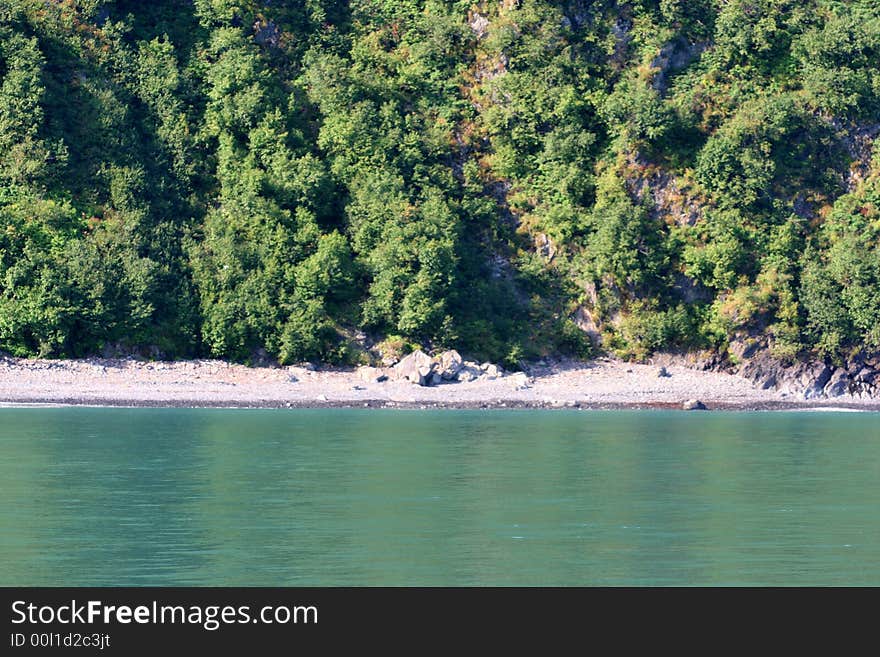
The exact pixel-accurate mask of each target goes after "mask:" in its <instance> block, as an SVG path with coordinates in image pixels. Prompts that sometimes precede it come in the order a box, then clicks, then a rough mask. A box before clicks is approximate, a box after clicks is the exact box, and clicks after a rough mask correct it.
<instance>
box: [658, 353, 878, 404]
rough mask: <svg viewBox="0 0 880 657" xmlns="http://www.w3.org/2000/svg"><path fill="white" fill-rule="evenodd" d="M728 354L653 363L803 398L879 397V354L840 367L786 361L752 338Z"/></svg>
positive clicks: (666, 358)
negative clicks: (739, 379)
mask: <svg viewBox="0 0 880 657" xmlns="http://www.w3.org/2000/svg"><path fill="white" fill-rule="evenodd" d="M729 353H730V354H731V356H733V358H726V357H723V356H718V355H705V354H704V355H696V354H689V355H670V354H662V355H657V356H655V358H654V363H655V364H659V363H661V362H662V363H665V364H666V365H673V364H675V365H683V366H685V367H690V368H692V369H700V370H705V371H713V372H727V373H730V374H737V375H739V376H742V377H744V378H746V379H748V380H749V381H751V382H752V383H753V384H754V385H755V386H756V387H758V388H760V389H762V390H778V391H780V392H783V393H785V394H787V395H790V396H792V397H799V398H801V399H808V400H810V399H814V400H815V399H830V398H836V397H842V396H845V395H851V396H856V397H859V398H862V399H872V398H877V397H880V390H878V382H880V353H878V354H873V355H865V354H857V355H854V356H852V357H850V358H849V359H848V360H847V361H846V362H844V363H837V364H835V363H832V362H830V361H826V362H823V361H815V360H814V361H794V362H786V361H783V360H780V359H779V358H777V357H775V356H773V354H772V352H771V350H770V349H769V348H768V345H767V344H766V342H764V341H763V340H753V339H742V340H739V341H735V342H734V343H732V344H731V345H730V349H729Z"/></svg>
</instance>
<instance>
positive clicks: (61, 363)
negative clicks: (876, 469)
mask: <svg viewBox="0 0 880 657" xmlns="http://www.w3.org/2000/svg"><path fill="white" fill-rule="evenodd" d="M665 369H666V376H661V375H660V374H659V369H658V367H656V366H651V365H640V364H632V363H626V362H620V361H615V360H610V359H598V360H594V361H590V362H566V363H556V364H548V365H542V366H534V367H531V368H529V370H528V374H525V373H508V374H505V375H504V376H499V377H497V378H494V379H491V380H485V379H480V380H476V381H470V382H454V383H443V384H441V385H437V386H430V387H425V386H419V385H416V384H413V383H410V382H408V381H393V380H391V381H383V382H377V381H375V380H373V381H370V380H365V378H364V377H362V376H360V375H359V373H358V372H357V371H356V370H328V369H323V368H319V369H317V370H315V369H311V368H308V367H297V366H290V367H246V366H244V365H235V364H230V363H226V362H223V361H215V360H197V361H178V362H161V361H155V362H153V361H139V360H131V359H121V360H117V359H98V358H93V359H84V360H33V359H18V358H8V357H5V358H0V404H3V405H22V404H72V405H90V406H171V407H240V408H307V407H315V408H320V407H371V408H582V409H591V408H592V409H600V408H670V409H680V408H683V407H684V406H685V405H687V402H689V401H690V402H693V401H699V402H701V405H702V406H705V407H706V408H707V409H709V410H713V409H716V410H720V409H743V410H758V409H767V410H771V409H786V408H792V409H798V408H800V409H808V408H810V409H812V408H815V409H829V408H840V409H844V408H846V409H860V410H880V400H877V399H864V400H863V399H860V398H858V397H854V396H849V395H847V396H843V397H838V398H835V399H833V400H830V399H829V400H804V399H803V398H802V397H799V396H797V395H795V394H791V393H786V392H781V391H776V390H761V389H759V388H757V387H755V386H754V385H753V384H752V383H750V382H749V381H747V380H746V379H744V378H741V377H738V376H734V375H728V374H720V373H712V372H704V371H697V370H691V369H688V368H685V367H680V366H671V367H666V368H665ZM691 405H693V404H691Z"/></svg>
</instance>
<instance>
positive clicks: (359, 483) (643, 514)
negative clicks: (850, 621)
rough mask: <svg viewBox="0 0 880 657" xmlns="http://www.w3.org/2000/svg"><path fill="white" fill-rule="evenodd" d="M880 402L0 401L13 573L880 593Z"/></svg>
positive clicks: (183, 580) (5, 546) (2, 548)
mask: <svg viewBox="0 0 880 657" xmlns="http://www.w3.org/2000/svg"><path fill="white" fill-rule="evenodd" d="M878 483H880V422H878V416H877V415H876V414H868V413H865V414H852V413H850V414H847V413H821V414H820V413H673V412H657V411H632V412H628V411H608V412H577V411H508V412H505V411H491V412H478V411H377V410H364V411H353V410H346V411H339V410H333V411H330V410H296V411H283V410H279V411H272V410H265V411H263V410H261V411H247V410H189V409H87V408H57V409H0V487H2V488H0V584H2V585H69V586H73V585H266V586H297V585H563V586H565V585H692V584H693V585H703V584H712V585H714V584H718V585H767V584H769V585H800V584H805V585H806V584H818V585H825V584H833V585H880V504H878V502H880V488H878Z"/></svg>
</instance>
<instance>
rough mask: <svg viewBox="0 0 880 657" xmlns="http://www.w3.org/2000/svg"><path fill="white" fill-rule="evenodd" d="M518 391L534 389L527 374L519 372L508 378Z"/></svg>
mask: <svg viewBox="0 0 880 657" xmlns="http://www.w3.org/2000/svg"><path fill="white" fill-rule="evenodd" d="M507 380H508V381H510V382H511V383H512V384H513V387H514V388H515V389H516V390H528V389H529V388H531V387H532V383H533V381H532V379H530V378H529V376H528V375H527V374H526V373H525V372H517V373H516V374H512V375H510V376H509V377H508V378H507Z"/></svg>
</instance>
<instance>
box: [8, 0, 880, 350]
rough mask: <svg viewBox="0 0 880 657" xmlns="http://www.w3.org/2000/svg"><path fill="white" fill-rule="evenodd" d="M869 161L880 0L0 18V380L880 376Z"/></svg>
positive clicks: (306, 0)
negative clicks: (405, 372) (277, 373)
mask: <svg viewBox="0 0 880 657" xmlns="http://www.w3.org/2000/svg"><path fill="white" fill-rule="evenodd" d="M878 134H880V5H878V3H877V2H874V1H873V0H854V1H852V2H837V1H834V0H806V1H794V0H690V1H684V0H632V1H617V0H602V1H599V2H585V1H582V0H568V1H565V2H547V1H543V0H502V1H501V2H464V1H441V0H400V1H394V2H391V1H384V0H349V1H347V2H343V1H341V0H290V1H286V2H275V1H273V2H268V1H265V2H260V1H258V0H196V1H195V2H184V1H183V0H163V1H157V2H150V3H142V2H134V1H132V0H55V1H48V0H0V350H3V351H7V352H10V353H13V354H17V355H55V356H77V355H85V354H91V353H100V352H102V351H107V350H111V351H112V350H116V351H120V350H121V351H127V352H140V353H143V354H145V355H151V356H163V357H192V356H197V355H206V356H214V357H223V358H229V359H235V360H241V361H248V360H250V359H252V358H254V357H255V356H257V355H261V357H264V356H265V355H268V356H269V357H271V358H275V359H277V360H279V361H280V362H284V363H287V362H294V361H300V360H305V359H320V360H325V361H331V362H343V363H352V362H358V361H364V360H367V359H369V358H370V357H371V356H370V352H369V349H370V347H371V345H373V344H376V343H379V342H381V341H382V340H386V339H391V340H393V341H398V342H401V341H402V342H403V343H404V344H410V345H415V344H420V345H422V346H423V347H425V348H441V347H456V348H458V349H460V350H463V351H466V352H469V353H472V354H474V355H475V356H478V357H483V358H492V359H499V360H503V361H504V362H506V363H508V364H516V363H517V362H519V361H520V360H521V359H524V358H525V359H528V358H535V357H539V356H544V355H548V354H552V355H559V354H571V355H577V356H586V355H589V354H590V353H596V351H597V350H609V351H611V352H613V353H616V354H618V355H622V356H626V357H634V358H644V357H646V356H647V355H649V354H650V353H651V352H652V351H655V350H659V349H670V348H674V349H692V348H700V349H703V348H708V349H714V350H717V351H719V352H720V353H723V352H725V350H727V348H728V346H729V345H730V344H731V343H732V342H734V341H737V340H743V339H754V338H760V339H762V340H764V341H766V344H767V345H768V346H769V347H770V348H771V349H773V350H774V353H776V354H777V355H778V356H779V357H782V358H786V359H791V358H796V357H802V356H809V355H813V356H820V357H827V358H832V359H836V358H841V357H845V356H846V355H847V354H848V353H850V352H852V351H855V350H859V349H868V350H874V351H876V350H878V349H880V328H878V327H880V251H878V249H880V149H874V142H875V139H876V137H877V136H878ZM875 151H876V152H875Z"/></svg>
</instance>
